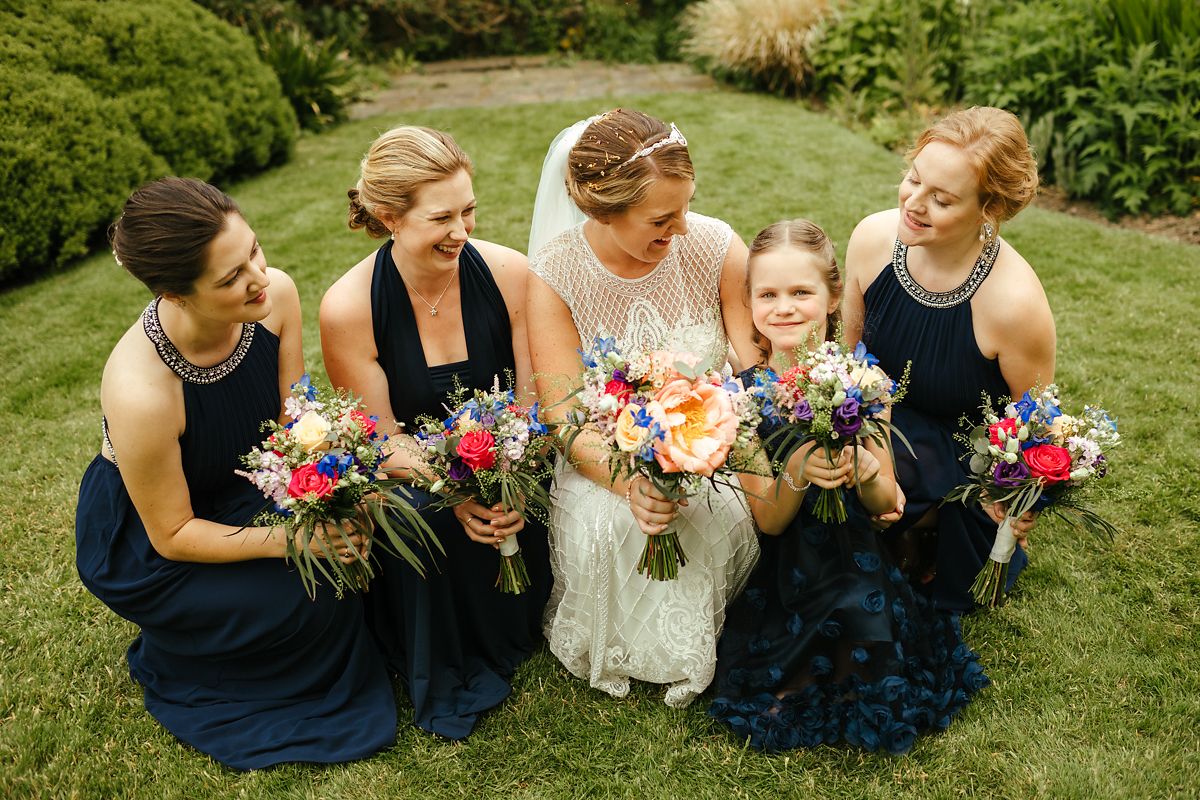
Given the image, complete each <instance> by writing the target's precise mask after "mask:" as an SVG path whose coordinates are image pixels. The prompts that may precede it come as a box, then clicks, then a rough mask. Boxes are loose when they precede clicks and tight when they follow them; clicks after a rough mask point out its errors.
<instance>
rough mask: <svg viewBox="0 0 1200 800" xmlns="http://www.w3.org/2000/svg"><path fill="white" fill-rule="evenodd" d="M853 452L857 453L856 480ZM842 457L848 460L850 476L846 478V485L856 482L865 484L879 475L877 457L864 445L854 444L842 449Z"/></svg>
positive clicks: (861, 484) (852, 484)
mask: <svg viewBox="0 0 1200 800" xmlns="http://www.w3.org/2000/svg"><path fill="white" fill-rule="evenodd" d="M855 452H857V454H858V480H857V481H856V480H855V471H854V458H855ZM841 456H842V458H841V459H839V460H842V459H846V460H849V461H850V476H849V478H848V479H847V480H846V486H854V485H855V484H856V483H857V484H858V485H860V486H865V485H866V484H868V483H870V482H871V481H873V480H875V478H876V477H878V475H879V459H878V458H876V457H875V454H874V453H872V452H871V451H870V450H868V449H867V448H865V447H860V446H858V445H855V446H854V447H847V448H845V449H844V450H842V453H841Z"/></svg>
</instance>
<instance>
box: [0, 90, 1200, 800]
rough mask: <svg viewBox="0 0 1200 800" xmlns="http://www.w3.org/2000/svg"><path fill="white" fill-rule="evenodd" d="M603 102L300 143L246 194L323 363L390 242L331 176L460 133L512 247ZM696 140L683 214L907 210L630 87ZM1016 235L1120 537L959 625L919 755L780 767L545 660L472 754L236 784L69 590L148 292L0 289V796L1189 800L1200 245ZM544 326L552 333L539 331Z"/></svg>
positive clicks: (109, 619)
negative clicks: (364, 159) (178, 731)
mask: <svg viewBox="0 0 1200 800" xmlns="http://www.w3.org/2000/svg"><path fill="white" fill-rule="evenodd" d="M620 99H621V98H611V99H610V100H609V101H608V102H604V101H599V102H588V103H567V104H559V105H539V106H516V107H509V108H501V109H488V110H452V111H431V112H425V113H419V114H411V115H408V116H406V117H404V118H399V117H386V118H376V119H372V120H367V121H363V122H358V123H354V124H347V125H343V126H341V127H339V128H337V129H336V130H334V131H332V132H330V133H327V134H325V135H322V136H319V137H312V138H306V139H304V140H303V141H302V142H301V143H300V146H299V148H298V151H297V155H296V158H295V160H294V161H293V162H292V163H291V164H288V165H287V166H285V167H283V168H281V169H278V170H275V171H273V172H271V173H269V174H266V175H263V176H260V177H258V178H255V179H253V180H250V181H246V182H244V183H241V184H239V185H237V186H234V187H231V188H232V191H233V193H234V195H235V196H236V197H237V198H238V200H239V201H240V202H241V204H242V206H243V208H244V210H245V212H246V215H247V217H248V219H249V220H250V223H251V225H252V226H253V227H254V228H255V229H256V231H257V232H258V234H259V236H260V238H261V240H262V242H263V244H264V246H265V248H266V252H267V255H268V258H269V259H270V260H271V261H272V262H273V263H275V264H277V265H279V266H282V267H284V268H286V269H287V270H288V271H289V272H291V274H292V275H293V276H294V277H295V278H296V280H297V282H298V284H299V286H300V288H301V294H302V299H303V302H304V307H305V310H306V321H305V331H306V341H305V352H306V356H307V358H308V363H309V366H310V368H312V369H313V370H314V371H318V372H319V371H320V363H321V362H320V348H319V342H318V338H317V335H316V309H317V303H318V301H319V299H320V297H321V294H322V293H323V292H324V290H325V288H326V287H327V286H329V284H330V283H332V282H333V280H334V279H335V278H336V277H337V276H338V275H339V274H340V272H341V271H342V270H344V269H345V268H347V267H348V266H349V265H351V264H353V263H354V262H356V261H357V260H358V259H359V258H361V257H362V256H363V255H364V254H365V253H367V252H369V251H370V250H371V249H373V247H374V244H373V243H372V242H370V241H368V240H367V239H366V238H365V237H364V236H362V235H361V234H352V233H351V232H349V231H348V230H346V228H345V226H344V221H343V220H344V213H345V189H346V188H348V187H349V186H350V185H351V184H352V182H353V180H354V178H355V177H356V172H357V163H358V159H359V157H360V156H361V154H362V152H363V151H364V150H365V148H366V146H367V145H368V143H369V142H370V141H371V139H372V138H373V137H374V136H375V135H376V134H377V133H378V132H380V131H381V130H383V129H386V128H387V127H390V126H391V125H393V124H397V123H400V122H417V123H421V124H426V125H432V126H434V127H439V128H444V129H446V130H449V131H451V132H452V133H453V134H454V135H455V136H456V137H458V139H459V141H460V142H461V143H462V144H463V146H464V147H465V148H466V150H467V151H468V152H470V153H471V154H472V156H473V157H474V158H475V161H476V165H477V178H476V190H477V193H478V197H479V201H480V213H479V220H480V224H479V228H478V229H477V231H476V233H477V235H478V236H480V237H482V238H490V239H494V240H497V241H500V242H503V243H505V244H508V245H511V246H514V247H517V248H520V249H522V250H523V249H524V245H525V239H526V236H527V232H528V217H529V213H530V209H531V206H532V200H533V193H534V189H535V186H536V181H537V173H538V169H539V168H540V165H541V159H542V156H543V154H544V148H545V146H546V144H547V143H548V142H549V140H550V138H551V137H552V136H553V135H554V133H556V132H557V131H558V129H559V128H561V127H562V126H564V125H566V124H568V123H570V122H572V121H574V120H576V119H578V118H581V117H583V116H586V115H588V114H591V113H594V112H596V111H598V110H601V109H603V108H605V107H608V106H611V105H615V104H618V103H619V102H620ZM628 104H629V105H631V106H634V107H638V108H642V109H644V110H646V111H648V112H650V113H654V114H656V115H658V116H661V117H663V118H665V119H669V120H675V121H676V122H677V123H678V124H679V126H680V127H681V128H682V129H683V130H684V131H685V132H686V133H687V135H688V138H689V141H690V142H691V144H692V152H693V156H694V158H695V161H696V166H697V171H698V174H699V181H698V183H699V191H698V193H697V196H696V200H695V202H694V204H693V207H694V208H695V209H696V210H697V211H701V212H703V213H708V214H713V215H716V216H720V217H722V218H724V219H726V220H728V221H729V222H730V223H731V224H733V225H734V227H735V228H736V229H737V230H738V232H739V233H740V234H741V235H742V236H743V237H744V238H747V239H748V238H749V237H751V236H752V235H753V234H754V233H755V232H757V231H758V230H759V228H761V227H763V226H764V225H766V224H767V223H769V222H772V221H774V220H777V219H781V218H785V217H791V216H798V215H802V216H808V217H810V218H812V219H814V220H816V221H817V222H819V223H820V224H821V225H823V226H824V227H825V228H826V229H827V230H828V231H829V233H830V234H831V235H832V236H833V237H834V238H835V240H837V241H838V242H839V243H842V245H843V246H842V248H841V250H842V251H843V252H844V242H845V240H846V238H847V237H848V235H849V232H850V230H851V229H852V227H853V225H854V223H855V222H856V221H857V220H858V219H859V218H860V217H862V216H863V215H864V214H866V213H868V212H871V211H874V210H877V209H879V208H883V207H886V206H889V205H890V204H892V203H893V202H894V198H895V184H896V181H897V178H898V175H899V169H900V163H899V161H898V159H897V158H896V157H894V156H893V155H891V154H889V153H887V152H885V151H884V150H882V149H880V148H878V147H875V146H874V145H872V144H870V143H869V142H868V141H866V140H865V139H863V138H861V137H858V136H856V135H854V134H852V133H849V132H847V131H846V130H844V129H842V128H840V127H838V126H836V125H834V124H833V123H831V122H829V121H828V120H826V119H824V118H822V117H820V116H816V115H813V114H811V113H808V112H805V111H804V110H802V109H800V108H799V107H797V106H796V105H794V104H791V103H787V102H784V101H780V100H775V99H772V98H766V97H759V96H750V95H740V94H734V93H727V92H713V93H707V94H699V95H686V96H662V97H655V98H639V99H637V100H636V101H633V102H629V103H628ZM1005 235H1006V236H1007V237H1008V239H1009V240H1010V241H1011V242H1012V243H1013V244H1014V245H1015V246H1016V247H1017V248H1018V249H1019V250H1020V251H1021V252H1022V253H1023V254H1024V255H1025V256H1026V257H1027V258H1028V259H1029V261H1030V262H1031V263H1032V264H1034V266H1035V267H1036V268H1037V270H1038V272H1039V274H1040V275H1041V277H1042V280H1043V281H1044V283H1045V286H1046V290H1047V292H1048V294H1049V297H1050V302H1051V304H1052V306H1053V308H1054V310H1055V314H1056V318H1057V322H1058V333H1059V347H1058V350H1059V375H1058V378H1059V382H1060V383H1061V384H1062V385H1063V386H1064V389H1065V394H1066V397H1067V398H1068V399H1069V401H1070V402H1073V403H1074V402H1078V403H1082V402H1083V401H1085V400H1087V401H1099V402H1102V403H1103V404H1105V405H1106V406H1107V407H1109V408H1110V409H1112V410H1113V411H1114V412H1115V413H1116V414H1117V415H1118V416H1119V417H1120V420H1121V425H1122V432H1123V434H1124V436H1125V439H1126V442H1125V447H1124V450H1123V451H1122V452H1121V453H1120V455H1119V457H1118V458H1117V459H1116V461H1115V467H1114V471H1113V477H1112V479H1111V481H1110V482H1111V483H1112V487H1111V490H1110V491H1108V492H1107V493H1105V494H1104V496H1103V497H1102V498H1101V499H1099V500H1098V502H1099V505H1100V507H1101V510H1102V511H1103V512H1104V513H1106V514H1107V516H1108V517H1109V518H1110V519H1112V520H1113V521H1114V522H1116V523H1118V525H1119V526H1120V527H1121V529H1122V536H1121V538H1120V539H1119V541H1117V542H1116V544H1115V545H1113V546H1112V547H1106V546H1100V545H1098V544H1097V543H1095V542H1093V541H1091V540H1089V539H1086V538H1080V537H1079V536H1077V535H1076V534H1073V533H1071V532H1070V531H1068V530H1065V529H1062V528H1056V527H1053V526H1050V525H1046V526H1043V527H1042V528H1041V529H1039V531H1038V532H1037V534H1036V537H1035V550H1034V552H1033V562H1032V565H1031V566H1030V568H1029V569H1028V571H1027V572H1026V575H1025V576H1024V577H1023V579H1022V581H1021V586H1020V589H1019V591H1018V593H1017V594H1016V595H1015V596H1014V597H1013V598H1012V600H1011V601H1010V603H1009V604H1008V605H1007V606H1005V607H1004V608H1002V609H1000V610H998V611H996V612H992V613H988V614H981V615H976V616H974V617H972V618H969V619H968V620H967V621H966V625H965V628H966V635H967V638H968V640H969V641H970V642H971V644H972V645H974V646H975V647H976V648H977V649H978V650H979V651H980V652H981V654H982V658H983V662H984V664H985V665H986V667H987V669H988V672H989V673H990V675H991V677H992V679H993V685H992V687H991V688H989V689H988V690H986V691H985V692H984V693H983V694H982V695H981V696H980V697H979V698H978V700H977V701H976V702H975V703H973V704H972V705H971V707H970V708H969V709H968V710H967V711H966V713H965V714H963V715H962V716H961V717H960V718H959V719H958V720H956V721H955V723H954V724H953V725H952V726H951V728H950V730H949V731H947V732H946V733H945V734H942V735H938V736H931V737H927V738H924V739H922V740H920V741H919V742H918V744H917V746H916V748H915V749H914V751H913V752H912V754H911V755H909V756H908V757H906V758H892V757H887V756H873V755H863V754H860V753H857V752H854V751H850V750H845V749H832V748H820V749H817V750H814V751H807V752H798V753H794V754H792V755H790V756H783V757H774V758H772V757H765V756H763V755H760V754H758V753H756V752H754V751H749V750H745V749H744V748H742V747H741V746H740V745H739V743H737V742H735V741H732V740H731V739H730V738H729V737H728V736H727V735H726V734H725V732H724V731H723V730H721V729H718V728H716V727H715V726H714V725H712V724H711V723H710V722H709V721H708V719H707V718H706V717H705V715H704V708H705V705H706V703H705V702H703V701H702V702H698V703H697V704H695V705H694V706H693V707H691V708H689V709H686V710H683V711H674V710H671V709H668V708H666V707H665V706H663V705H662V703H661V700H660V697H661V691H660V690H658V689H657V688H655V687H649V686H639V687H637V688H635V690H634V691H633V692H632V694H631V696H630V698H628V699H627V700H624V701H615V700H612V699H610V698H608V697H607V696H605V695H602V694H600V693H598V692H595V691H592V690H591V689H589V688H587V687H586V686H585V685H583V684H582V683H581V682H579V681H577V680H575V679H573V678H571V677H570V676H569V675H567V674H566V672H565V671H564V670H562V669H561V668H560V667H559V666H558V664H557V662H556V661H555V660H554V658H553V657H552V656H551V655H550V654H549V653H548V652H546V651H544V650H543V651H542V652H540V653H538V654H537V655H536V656H535V657H534V658H533V659H532V660H531V661H530V662H529V663H528V664H526V665H525V666H524V667H523V668H522V669H521V670H520V671H519V673H518V675H517V677H516V682H515V687H514V693H513V696H512V698H511V699H510V700H509V701H508V702H506V703H505V704H504V705H503V706H501V707H500V708H499V709H498V710H497V711H495V712H494V713H492V714H490V715H488V716H487V717H486V718H485V719H484V720H483V721H482V723H481V724H480V726H479V729H478V731H477V732H476V733H475V735H474V736H472V737H471V738H470V739H469V740H468V741H467V742H465V743H461V744H448V743H445V742H442V741H439V740H435V739H434V738H432V737H430V736H428V735H426V734H424V733H421V732H419V731H417V730H416V729H414V728H412V727H411V726H410V725H408V724H407V722H408V720H409V719H410V717H411V711H410V709H409V707H408V705H407V702H406V701H405V700H404V699H401V701H400V711H401V721H402V725H401V728H400V731H399V738H398V740H397V743H396V745H395V746H394V747H393V748H391V749H390V750H388V751H386V752H385V753H382V754H380V755H378V756H376V757H375V758H372V759H369V760H367V761H363V762H359V763H355V764H349V765H344V766H333V767H324V768H320V767H309V766H296V765H292V766H284V767H281V768H277V769H273V770H268V771H265V772H258V773H252V774H241V773H236V772H233V771H230V770H226V769H224V768H223V767H220V766H219V765H217V764H215V763H213V762H212V761H211V760H209V759H208V758H207V757H205V756H203V755H200V754H199V753H196V752H195V751H193V750H190V749H189V748H187V747H185V746H183V745H181V744H179V743H178V742H177V741H175V740H174V739H173V738H172V737H171V736H170V735H169V734H167V733H166V732H165V731H164V730H162V729H161V728H160V727H159V726H158V725H157V724H156V723H155V722H154V721H153V720H152V719H151V718H150V717H149V716H148V715H147V714H146V712H145V711H144V710H143V709H142V707H141V697H140V692H139V691H138V689H137V687H136V686H134V685H133V684H132V683H131V682H130V680H129V678H128V675H127V672H126V667H125V663H124V651H125V648H126V646H127V645H128V644H129V641H130V640H131V639H132V637H133V635H134V633H135V630H134V628H133V626H131V625H130V624H128V623H126V622H124V621H122V620H121V619H119V618H117V617H116V616H115V615H113V614H112V613H111V612H109V611H108V610H107V609H106V608H104V607H103V606H102V605H100V603H99V602H98V601H96V600H95V599H94V598H92V597H91V596H90V595H89V594H88V593H87V592H86V591H85V590H84V589H83V587H82V586H81V585H80V583H79V580H78V577H77V575H76V573H75V569H74V560H73V556H74V541H73V515H74V503H75V492H76V490H77V486H78V480H79V477H80V475H81V474H82V472H83V469H84V466H85V465H86V463H87V461H88V460H89V459H90V458H91V457H92V455H93V454H94V453H95V452H96V450H97V447H98V444H99V406H98V387H99V377H100V370H101V367H102V365H103V363H104V360H105V358H106V356H107V354H108V351H109V349H110V348H111V346H112V344H113V343H114V342H115V341H116V339H117V338H118V336H119V335H120V334H121V332H122V331H123V330H124V329H125V327H126V326H127V325H129V324H130V322H131V321H132V320H133V319H134V318H135V317H136V315H137V314H138V312H139V311H140V309H141V307H142V306H143V305H144V303H145V302H146V301H147V299H148V297H147V295H146V293H145V292H144V290H143V289H142V288H141V287H140V286H139V285H138V284H136V283H135V282H134V281H133V280H132V279H131V278H129V277H127V276H125V275H124V274H123V273H122V271H121V270H120V269H119V268H118V267H117V266H116V265H115V264H114V263H113V261H112V258H111V256H109V255H108V254H98V255H96V256H94V257H92V258H89V259H88V260H86V261H85V262H83V263H82V264H80V265H79V266H78V267H77V268H76V269H74V270H72V271H70V272H68V273H64V274H58V275H55V276H52V277H50V278H48V279H46V280H44V281H40V282H38V283H36V284H32V285H28V286H24V287H20V288H17V289H15V290H12V291H10V292H8V293H6V294H3V295H0V331H3V336H0V365H3V372H2V375H3V380H2V381H0V451H2V452H3V453H4V454H5V456H4V463H5V466H4V469H3V473H2V475H0V498H2V499H0V553H2V555H0V559H2V561H0V580H2V584H0V586H2V595H0V652H2V653H3V665H4V667H3V680H2V681H0V720H2V723H0V794H2V795H4V796H5V797H13V798H18V797H117V796H120V797H148V798H159V797H164V798H168V797H181V798H183V797H186V798H196V797H235V796H236V797H250V798H257V797H297V798H308V797H314V798H315V797H320V798H325V797H338V798H340V797H345V798H389V797H405V796H435V797H473V798H485V797H498V796H504V797H514V798H525V797H528V798H539V797H555V798H559V797H563V798H565V797H583V796H588V797H591V796H599V797H604V796H614V797H676V796H679V797H713V798H717V797H721V798H723V797H853V798H860V797H861V798H897V797H914V798H918V797H956V796H967V795H979V796H990V797H1011V798H1025V797H1034V796H1046V797H1068V798H1076V797H1077V798H1095V797H1112V798H1124V797H1171V796H1175V797H1185V796H1196V795H1197V794H1198V793H1200V757H1198V756H1197V754H1198V753H1200V737H1198V735H1197V732H1196V731H1197V728H1198V727H1200V658H1198V656H1197V645H1198V644H1200V624H1198V623H1200V620H1198V614H1197V598H1200V572H1198V570H1197V567H1196V565H1197V564H1198V563H1200V544H1198V541H1197V527H1198V526H1197V522H1198V521H1200V503H1198V502H1197V499H1196V484H1197V475H1198V474H1200V469H1198V467H1200V464H1198V460H1200V458H1198V456H1197V448H1196V445H1195V442H1196V441H1197V440H1198V439H1200V424H1197V422H1196V415H1197V412H1198V411H1200V407H1198V403H1197V400H1196V390H1197V387H1200V380H1198V378H1200V367H1198V366H1197V360H1196V342H1197V340H1198V338H1200V324H1198V322H1197V315H1196V312H1195V307H1196V305H1197V301H1198V300H1200V290H1198V288H1197V287H1198V284H1200V282H1198V281H1197V279H1196V276H1197V274H1200V249H1197V248H1195V247H1189V246H1186V245H1181V244H1175V243H1171V242H1167V241H1164V240H1159V239H1155V238H1151V237H1147V236H1144V235H1141V234H1137V233H1132V232H1125V231H1119V230H1110V229H1105V228H1101V227H1098V226H1096V225H1093V224H1091V223H1088V222H1085V221H1081V220H1076V219H1073V218H1070V217H1067V216H1063V215H1059V214H1055V213H1052V212H1045V211H1041V210H1038V209H1030V210H1028V211H1026V212H1024V213H1023V214H1022V215H1021V216H1020V217H1019V218H1018V219H1017V220H1016V221H1015V222H1014V223H1012V224H1011V225H1009V226H1006V229H1005ZM532 326H533V328H534V329H535V330H536V320H535V321H532Z"/></svg>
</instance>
